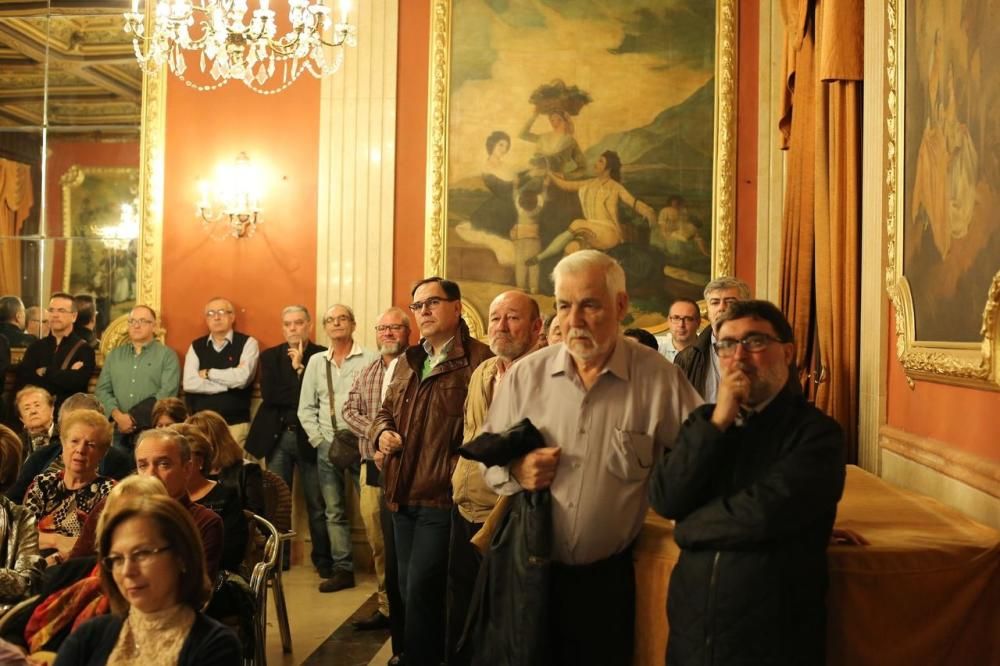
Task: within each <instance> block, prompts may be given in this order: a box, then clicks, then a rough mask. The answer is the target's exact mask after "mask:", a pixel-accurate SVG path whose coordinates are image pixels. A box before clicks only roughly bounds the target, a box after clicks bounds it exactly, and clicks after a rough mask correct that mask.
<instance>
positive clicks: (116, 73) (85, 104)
mask: <svg viewBox="0 0 1000 666" xmlns="http://www.w3.org/2000/svg"><path fill="white" fill-rule="evenodd" d="M130 4H131V3H130V2H129V0H124V1H122V0H108V1H106V2H101V1H100V0H90V1H89V2H77V1H75V0H52V1H51V2H21V1H18V0H13V1H10V0H8V1H4V0H0V127H4V126H5V127H24V126H35V127H41V126H43V125H44V124H46V121H47V125H48V127H49V128H55V127H66V128H74V129H77V130H79V129H86V128H98V127H109V126H122V125H125V126H131V127H133V128H135V127H138V125H139V121H140V115H141V110H142V72H141V70H140V69H139V66H138V64H137V63H136V61H135V56H134V55H133V50H132V40H131V35H128V34H126V33H125V32H124V30H123V29H122V26H123V23H124V21H123V19H122V12H123V11H126V10H127V9H128V8H129V7H130ZM46 59H47V61H48V68H47V69H46V65H45V63H46ZM46 95H47V96H46ZM46 101H47V104H48V108H47V109H46ZM46 110H47V117H46Z"/></svg>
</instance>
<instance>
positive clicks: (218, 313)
mask: <svg viewBox="0 0 1000 666" xmlns="http://www.w3.org/2000/svg"><path fill="white" fill-rule="evenodd" d="M231 314H233V311H232V310H226V309H224V308H220V309H218V310H205V318H206V319H215V318H216V317H228V316H229V315H231Z"/></svg>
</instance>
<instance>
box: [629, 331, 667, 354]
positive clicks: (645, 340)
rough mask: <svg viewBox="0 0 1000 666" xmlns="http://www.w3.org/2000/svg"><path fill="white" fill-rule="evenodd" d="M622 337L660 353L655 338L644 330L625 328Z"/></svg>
mask: <svg viewBox="0 0 1000 666" xmlns="http://www.w3.org/2000/svg"><path fill="white" fill-rule="evenodd" d="M622 335H624V336H625V337H626V338H632V339H633V340H635V341H636V342H638V343H639V344H640V345H646V346H647V347H649V348H650V349H655V350H656V351H660V345H659V344H658V343H657V342H656V336H655V335H653V334H652V333H650V332H649V331H647V330H646V329H644V328H627V329H625V332H624V333H623V334H622Z"/></svg>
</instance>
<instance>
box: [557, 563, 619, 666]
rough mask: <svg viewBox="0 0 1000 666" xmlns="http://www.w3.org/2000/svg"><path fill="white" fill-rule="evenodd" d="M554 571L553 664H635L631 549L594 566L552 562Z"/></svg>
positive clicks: (608, 665) (603, 665)
mask: <svg viewBox="0 0 1000 666" xmlns="http://www.w3.org/2000/svg"><path fill="white" fill-rule="evenodd" d="M550 571H551V573H550V575H551V597H550V600H549V624H550V632H549V637H550V641H551V643H550V645H551V647H552V663H553V664H554V665H560V666H562V665H566V666H568V665H569V664H573V665H574V666H630V664H631V663H632V651H633V639H634V634H635V569H634V566H633V564H632V548H631V547H629V548H626V549H625V550H624V551H622V552H621V553H618V554H616V555H612V556H611V557H609V558H608V559H606V560H600V561H598V562H594V563H593V564H585V565H581V566H571V565H566V564H557V563H555V562H553V563H552V568H551V570H550Z"/></svg>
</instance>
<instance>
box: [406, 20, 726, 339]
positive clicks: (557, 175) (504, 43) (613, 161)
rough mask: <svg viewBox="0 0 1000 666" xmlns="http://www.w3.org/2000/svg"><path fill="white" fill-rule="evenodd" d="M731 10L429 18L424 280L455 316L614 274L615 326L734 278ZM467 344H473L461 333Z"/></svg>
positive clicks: (650, 318) (658, 319)
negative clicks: (460, 299)
mask: <svg viewBox="0 0 1000 666" xmlns="http://www.w3.org/2000/svg"><path fill="white" fill-rule="evenodd" d="M735 11H736V3H735V1H734V0H720V2H718V3H712V2H705V1H704V0H676V1H675V2H670V3H664V2H659V1H656V0H630V1H622V0H531V1H528V0H507V1H504V2H499V1H497V0H435V2H434V6H433V12H434V15H433V37H432V54H431V58H432V62H431V95H430V97H431V118H430V125H431V127H430V140H429V142H428V143H429V150H428V154H429V157H428V223H427V227H428V232H427V236H428V238H427V241H428V242H427V256H426V262H425V264H426V270H427V272H428V274H435V273H436V274H443V275H445V276H447V277H449V278H451V279H454V280H458V281H459V282H460V283H461V285H462V289H463V296H464V300H465V301H466V314H467V315H471V316H472V317H473V318H475V316H476V314H478V315H479V316H483V315H485V313H486V311H487V310H488V307H489V303H490V301H491V300H492V298H493V297H494V296H495V295H496V294H497V293H499V292H500V291H503V290H504V289H509V288H511V287H520V288H522V289H525V290H527V291H529V292H530V293H532V294H533V295H535V296H536V297H537V298H538V300H539V302H540V303H541V304H542V307H543V310H546V311H548V310H549V309H550V307H551V303H552V293H553V292H552V284H551V282H550V279H549V274H550V273H551V270H552V267H553V266H554V265H555V264H556V262H558V261H559V259H560V258H562V257H563V256H565V255H567V254H570V253H572V252H574V251H577V250H579V249H583V248H595V249H598V250H601V251H603V252H606V253H608V254H609V255H611V256H612V257H614V258H615V259H617V260H618V261H619V262H620V263H621V265H622V266H623V267H624V268H625V271H626V275H627V278H628V285H629V294H630V296H631V300H632V311H631V314H630V317H629V321H628V322H627V323H629V324H630V325H638V326H647V327H655V326H656V325H658V324H661V323H662V322H663V321H664V318H665V313H666V310H667V308H668V306H669V303H670V302H671V300H673V299H674V298H676V297H679V296H685V297H692V298H695V299H698V298H701V292H702V289H703V287H704V285H705V284H706V283H707V282H708V281H709V280H710V279H711V277H712V275H713V273H731V272H732V235H733V229H732V226H733V221H732V215H733V213H732V204H733V201H732V198H733V195H732V192H733V183H732V181H733V178H734V152H735V147H734V141H735V137H734V135H733V131H734V129H735V117H734V111H733V109H734V104H735V99H734V97H735V93H734V90H735V52H736V51H735V48H736V44H735V26H736V17H735ZM474 328H475V327H474Z"/></svg>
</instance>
